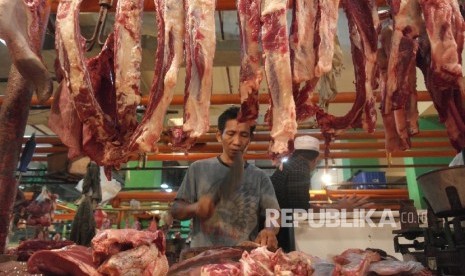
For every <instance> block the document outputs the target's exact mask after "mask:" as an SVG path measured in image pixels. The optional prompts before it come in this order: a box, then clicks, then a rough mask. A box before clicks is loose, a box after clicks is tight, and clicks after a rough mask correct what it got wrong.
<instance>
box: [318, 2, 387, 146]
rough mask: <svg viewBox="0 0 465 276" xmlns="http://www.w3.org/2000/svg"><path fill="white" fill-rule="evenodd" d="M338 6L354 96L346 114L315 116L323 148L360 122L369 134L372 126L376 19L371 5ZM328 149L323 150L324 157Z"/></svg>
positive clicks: (319, 114) (373, 5)
mask: <svg viewBox="0 0 465 276" xmlns="http://www.w3.org/2000/svg"><path fill="white" fill-rule="evenodd" d="M342 6H343V8H344V11H345V12H346V15H347V19H348V22H349V32H350V41H351V49H352V60H353V63H354V72H355V87H356V96H355V102H354V104H353V106H352V108H351V109H350V110H349V112H348V113H347V114H346V115H344V116H341V117H335V116H333V115H330V114H328V113H325V112H324V111H323V110H319V111H318V112H317V114H316V117H317V121H318V124H319V125H320V128H321V131H322V133H323V136H324V137H325V142H326V145H328V144H329V142H330V141H331V140H332V138H333V137H334V135H337V134H338V133H339V132H341V131H343V130H345V129H347V128H349V127H355V126H357V123H358V122H359V120H360V118H363V126H364V128H365V129H366V130H367V131H368V132H373V131H374V128H375V123H376V110H375V96H374V89H376V88H377V86H378V77H379V73H378V65H377V59H376V56H377V48H378V46H377V44H378V30H379V18H378V13H377V8H376V4H375V1H372V0H363V1H349V0H343V1H342ZM328 150H329V148H328V147H327V148H326V153H328Z"/></svg>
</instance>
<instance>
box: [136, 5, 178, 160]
mask: <svg viewBox="0 0 465 276" xmlns="http://www.w3.org/2000/svg"><path fill="white" fill-rule="evenodd" d="M155 10H156V14H157V23H158V26H157V30H158V32H157V43H158V46H157V53H156V60H155V74H154V76H153V82H152V86H151V88H150V98H149V104H148V105H147V110H146V112H145V114H144V118H143V119H142V122H141V123H140V125H139V126H138V127H137V129H136V131H135V132H134V135H133V137H134V138H133V139H132V140H131V145H130V146H129V148H130V149H139V150H140V151H145V152H154V151H156V150H157V149H156V143H157V142H158V140H159V139H160V134H161V132H162V129H163V117H164V115H165V113H166V110H167V109H168V106H169V104H170V102H171V100H172V98H173V90H174V87H175V86H176V82H177V77H178V71H179V68H180V66H181V63H182V61H183V57H184V55H183V37H184V34H185V27H184V14H185V11H184V7H183V5H181V4H180V3H179V1H178V0H156V1H155Z"/></svg>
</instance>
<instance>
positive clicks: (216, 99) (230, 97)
mask: <svg viewBox="0 0 465 276" xmlns="http://www.w3.org/2000/svg"><path fill="white" fill-rule="evenodd" d="M4 99H5V96H0V105H2V103H3V101H4ZM379 100H380V96H378V98H377V101H379ZM52 101H53V97H52V98H50V99H49V100H48V101H46V102H45V103H42V104H41V103H39V100H38V99H37V97H35V96H34V97H32V100H31V106H42V107H50V106H51V104H52ZM148 101H149V96H148V95H145V96H142V98H141V101H140V104H141V105H147V104H148ZM312 101H313V102H314V103H318V101H319V96H318V95H316V94H315V95H313V97H312ZM354 101H355V92H339V93H338V94H337V95H336V97H335V98H334V99H333V100H331V101H330V103H353V102H354ZM418 101H419V102H429V101H431V96H430V95H429V93H428V92H427V91H418ZM258 102H259V103H260V104H269V103H270V97H269V95H268V94H265V93H261V94H259V97H258ZM240 103H241V98H240V95H239V94H214V95H212V96H211V100H210V104H212V105H222V104H240ZM170 105H171V106H175V105H178V106H181V105H184V95H174V96H173V100H172V101H171V104H170Z"/></svg>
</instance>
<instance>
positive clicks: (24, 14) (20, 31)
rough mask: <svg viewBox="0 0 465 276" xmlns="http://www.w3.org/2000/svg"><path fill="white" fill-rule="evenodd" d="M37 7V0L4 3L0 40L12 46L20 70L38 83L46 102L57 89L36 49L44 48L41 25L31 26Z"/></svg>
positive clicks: (41, 98) (0, 6)
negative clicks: (40, 34) (53, 89)
mask: <svg viewBox="0 0 465 276" xmlns="http://www.w3.org/2000/svg"><path fill="white" fill-rule="evenodd" d="M36 5H37V1H32V0H21V1H19V0H17V1H14V0H1V1H0V11H1V12H2V16H1V17H0V38H1V39H3V40H4V41H5V44H6V45H7V46H8V51H9V52H10V56H11V57H12V60H13V64H14V65H15V67H16V69H17V70H18V71H19V73H20V74H21V75H22V76H23V77H24V78H26V79H27V80H29V81H31V82H32V83H33V84H34V88H35V89H36V94H37V98H38V99H39V101H40V102H45V101H46V100H48V99H49V98H50V96H51V94H52V88H53V86H52V77H51V75H50V74H49V72H48V70H47V68H46V67H45V65H44V64H43V63H42V58H41V56H40V52H38V51H37V48H36V47H38V46H39V45H42V38H41V37H39V36H37V34H38V33H39V32H40V30H39V29H38V27H39V25H35V26H31V25H30V23H31V21H33V20H34V19H33V18H31V17H33V15H31V13H30V11H29V10H31V9H32V10H34V9H35V8H36ZM25 19H26V20H25ZM31 42H32V43H33V44H35V45H32V44H31ZM39 49H41V47H39Z"/></svg>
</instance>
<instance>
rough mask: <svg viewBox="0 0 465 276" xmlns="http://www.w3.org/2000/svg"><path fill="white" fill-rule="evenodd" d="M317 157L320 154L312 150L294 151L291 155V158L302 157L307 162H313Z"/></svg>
mask: <svg viewBox="0 0 465 276" xmlns="http://www.w3.org/2000/svg"><path fill="white" fill-rule="evenodd" d="M318 155H320V153H319V152H318V151H314V150H303V149H298V150H295V151H294V152H293V153H292V156H295V157H297V156H302V157H303V158H305V159H307V160H309V161H313V160H315V159H316V158H317V157H318Z"/></svg>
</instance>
